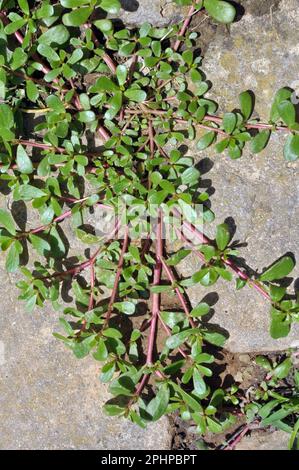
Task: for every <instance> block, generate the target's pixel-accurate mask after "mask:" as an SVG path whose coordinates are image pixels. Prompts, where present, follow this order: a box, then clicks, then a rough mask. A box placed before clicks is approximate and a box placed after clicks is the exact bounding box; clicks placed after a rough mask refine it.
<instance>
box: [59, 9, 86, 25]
mask: <svg viewBox="0 0 299 470" xmlns="http://www.w3.org/2000/svg"><path fill="white" fill-rule="evenodd" d="M92 11H93V8H92V7H83V8H78V9H77V10H73V11H71V12H70V13H65V14H64V15H63V17H62V22H63V24H65V25H66V26H81V24H84V23H86V22H87V20H88V18H89V17H90V15H91V13H92Z"/></svg>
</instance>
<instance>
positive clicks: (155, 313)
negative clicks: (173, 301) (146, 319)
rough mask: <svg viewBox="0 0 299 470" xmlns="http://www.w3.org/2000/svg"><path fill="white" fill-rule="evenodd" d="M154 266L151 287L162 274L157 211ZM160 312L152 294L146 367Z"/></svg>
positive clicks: (156, 299) (152, 347)
mask: <svg viewBox="0 0 299 470" xmlns="http://www.w3.org/2000/svg"><path fill="white" fill-rule="evenodd" d="M156 236H157V238H156V265H155V267H154V279H153V286H158V285H159V284H160V282H161V274H162V264H161V259H162V255H163V242H162V213H161V211H159V214H158V224H157V231H156ZM159 312H160V294H157V293H153V295H152V321H151V327H150V333H149V339H148V349H147V355H146V363H147V365H149V366H150V365H151V364H152V363H153V350H154V344H155V336H156V329H157V320H158V315H159Z"/></svg>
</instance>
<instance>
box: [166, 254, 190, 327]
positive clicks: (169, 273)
mask: <svg viewBox="0 0 299 470" xmlns="http://www.w3.org/2000/svg"><path fill="white" fill-rule="evenodd" d="M161 263H162V266H163V269H164V270H165V272H166V275H167V277H168V279H169V280H170V282H171V284H173V285H174V284H175V282H176V279H175V277H174V275H173V272H172V270H171V269H170V267H169V266H168V265H167V263H166V262H165V260H164V259H163V258H162V257H161ZM174 290H175V293H176V295H177V297H178V299H179V301H180V303H181V305H182V307H183V310H184V312H185V314H186V316H187V317H188V319H189V322H190V325H191V326H192V328H196V324H195V323H194V321H193V319H192V317H191V315H190V312H189V308H188V305H187V302H186V300H185V298H184V296H183V294H182V292H181V291H180V289H179V288H178V287H175V289H174Z"/></svg>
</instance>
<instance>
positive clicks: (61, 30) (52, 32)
mask: <svg viewBox="0 0 299 470" xmlns="http://www.w3.org/2000/svg"><path fill="white" fill-rule="evenodd" d="M69 37H70V33H69V32H68V30H67V28H66V27H65V26H63V24H59V25H57V26H53V27H52V28H50V29H48V31H46V32H45V33H43V34H42V35H41V36H40V37H39V38H38V42H39V43H40V44H47V45H48V46H51V45H52V44H59V45H60V46H61V45H62V44H65V43H66V42H67V41H68V40H69Z"/></svg>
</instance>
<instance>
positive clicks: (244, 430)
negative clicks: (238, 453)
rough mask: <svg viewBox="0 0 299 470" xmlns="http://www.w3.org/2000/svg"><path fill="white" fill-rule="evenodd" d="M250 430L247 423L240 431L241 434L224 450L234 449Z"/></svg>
mask: <svg viewBox="0 0 299 470" xmlns="http://www.w3.org/2000/svg"><path fill="white" fill-rule="evenodd" d="M248 431H250V426H249V425H248V424H247V425H246V426H245V428H244V429H243V430H242V431H241V432H240V434H238V435H237V436H236V438H235V439H234V440H233V441H232V442H231V443H230V444H229V445H228V446H227V447H225V449H223V450H234V448H235V447H236V445H237V444H238V443H239V442H240V441H241V440H242V439H243V437H244V436H245V434H247V433H248Z"/></svg>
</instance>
